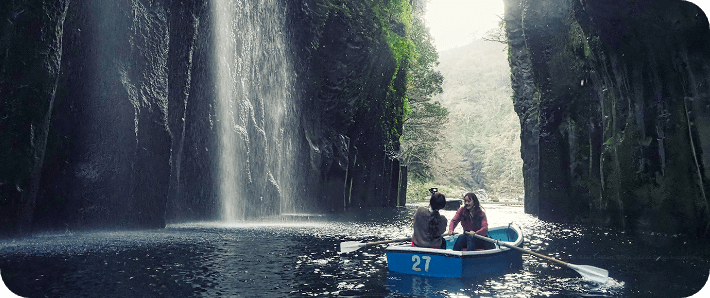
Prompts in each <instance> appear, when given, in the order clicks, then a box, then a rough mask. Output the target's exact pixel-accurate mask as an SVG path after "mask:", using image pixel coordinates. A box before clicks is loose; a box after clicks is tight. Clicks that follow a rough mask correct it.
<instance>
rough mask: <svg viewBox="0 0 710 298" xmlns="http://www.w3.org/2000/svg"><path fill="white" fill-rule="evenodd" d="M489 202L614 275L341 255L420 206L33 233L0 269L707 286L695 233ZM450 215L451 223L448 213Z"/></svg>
mask: <svg viewBox="0 0 710 298" xmlns="http://www.w3.org/2000/svg"><path fill="white" fill-rule="evenodd" d="M484 207H485V208H486V210H487V214H488V218H489V223H490V224H491V225H502V224H505V225H507V224H508V223H509V222H514V223H516V224H518V225H519V226H520V227H521V228H522V229H523V231H524V233H525V235H524V236H525V237H526V241H525V245H524V247H525V248H527V249H531V250H534V251H538V252H542V253H545V254H548V255H550V256H553V257H556V258H558V259H562V260H565V261H568V262H570V263H573V264H580V265H581V264H585V265H592V266H596V267H600V268H604V269H607V270H609V275H610V277H611V279H610V280H609V282H608V283H607V284H604V285H598V284H594V283H590V282H586V281H584V280H582V279H581V278H579V275H578V274H577V273H576V272H574V271H572V270H569V269H562V268H560V267H557V266H554V265H549V264H548V263H546V262H543V261H541V260H539V259H538V258H535V257H532V256H529V255H524V256H523V268H522V269H520V270H515V271H512V272H508V273H505V274H500V275H495V276H481V277H478V278H470V279H436V278H423V277H416V276H409V275H397V274H393V273H390V272H389V271H388V270H387V262H386V258H385V254H384V246H379V247H367V248H363V249H360V250H358V251H356V252H353V253H350V254H338V247H339V243H340V242H341V241H352V240H357V241H376V240H385V239H390V238H398V237H406V236H408V235H409V234H410V233H411V215H412V214H413V212H414V209H415V206H408V207H406V208H400V209H396V210H395V209H390V210H370V211H369V212H364V211H363V212H353V213H347V214H343V215H338V216H310V217H303V216H282V217H278V218H271V219H268V220H266V221H265V222H260V223H242V224H233V225H225V224H219V223H193V224H182V225H171V226H169V227H168V228H166V229H163V230H151V231H130V232H92V233H88V232H85V233H71V232H69V233H63V234H51V235H35V236H33V237H29V238H23V239H16V240H5V241H0V255H1V256H0V269H1V270H2V271H1V272H2V278H3V280H4V282H5V284H6V285H7V287H9V288H10V289H11V290H12V291H14V292H15V293H17V294H19V295H22V296H26V297H45V296H47V297H284V296H288V297H303V296H325V297H328V296H356V297H361V296H372V297H409V296H422V297H423V296H426V297H501V296H505V297H686V296H690V295H693V294H695V293H696V292H697V291H698V290H700V289H701V288H702V287H703V286H704V285H705V283H706V282H707V280H708V274H709V273H710V265H709V263H708V261H706V260H705V259H703V255H705V256H707V251H706V248H704V247H703V246H701V244H699V243H696V241H694V240H693V239H691V238H685V237H681V236H671V235H651V234H643V235H629V234H627V233H623V232H620V231H615V230H612V229H602V228H595V227H586V226H580V225H561V224H552V223H546V222H543V221H540V220H538V219H536V218H534V217H531V216H529V215H526V214H524V213H523V210H522V207H504V206H495V205H488V206H485V205H484ZM444 214H445V215H446V216H447V218H449V219H450V218H451V217H452V216H453V211H446V212H444ZM459 228H460V227H459Z"/></svg>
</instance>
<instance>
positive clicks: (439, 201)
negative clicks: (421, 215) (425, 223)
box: [428, 192, 446, 238]
mask: <svg viewBox="0 0 710 298" xmlns="http://www.w3.org/2000/svg"><path fill="white" fill-rule="evenodd" d="M429 206H431V209H432V210H434V212H432V213H431V218H430V219H429V229H428V232H429V236H431V237H432V238H436V237H437V236H439V216H440V215H439V209H441V208H444V207H445V206H446V197H445V196H444V195H443V194H441V193H438V192H435V193H433V194H432V195H431V198H430V199H429Z"/></svg>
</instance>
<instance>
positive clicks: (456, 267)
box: [386, 225, 523, 277]
mask: <svg viewBox="0 0 710 298" xmlns="http://www.w3.org/2000/svg"><path fill="white" fill-rule="evenodd" d="M488 236H489V237H491V238H493V239H497V240H499V241H506V242H507V243H509V244H513V245H515V246H518V247H521V246H522V243H523V236H522V233H521V231H520V229H519V228H518V227H516V226H512V225H511V226H502V227H495V228H490V229H489V233H488ZM457 237H458V236H451V237H447V249H445V250H444V249H435V248H421V247H412V246H411V245H395V246H389V247H387V249H386V255H387V267H388V268H389V270H390V271H392V272H400V273H407V274H415V275H423V276H432V277H473V276H480V275H486V274H496V273H501V272H507V271H511V270H513V269H515V268H520V267H521V266H522V253H521V252H519V251H517V250H513V249H510V248H507V247H505V246H502V245H501V246H496V248H494V249H488V250H482V251H453V250H451V248H452V247H453V244H454V242H455V241H456V238H457ZM509 240H510V241H509Z"/></svg>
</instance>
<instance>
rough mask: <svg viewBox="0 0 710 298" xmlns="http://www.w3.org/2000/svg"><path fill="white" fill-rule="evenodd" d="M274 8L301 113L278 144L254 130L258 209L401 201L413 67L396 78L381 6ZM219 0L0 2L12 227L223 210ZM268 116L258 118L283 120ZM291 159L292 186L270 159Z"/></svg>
mask: <svg viewBox="0 0 710 298" xmlns="http://www.w3.org/2000/svg"><path fill="white" fill-rule="evenodd" d="M267 2H268V3H267ZM267 2H263V1H262V2H259V5H261V4H264V3H266V4H274V5H277V6H278V7H280V8H279V9H280V10H279V12H280V13H283V22H284V26H283V27H280V28H276V29H275V30H276V32H277V34H283V35H284V36H286V37H287V39H288V45H287V46H288V47H289V53H291V55H293V57H291V58H292V59H293V63H294V67H293V68H294V71H293V73H292V74H291V75H292V77H291V78H290V79H293V82H294V85H295V86H296V92H294V94H289V96H292V97H293V98H295V99H294V100H295V104H294V106H290V107H288V113H290V115H297V117H298V120H297V121H296V122H295V123H293V124H292V125H291V126H290V127H289V129H291V128H292V130H289V129H287V130H288V133H283V130H282V131H281V132H282V135H283V136H284V138H283V139H284V140H283V142H281V141H278V142H277V143H276V144H272V143H269V142H270V141H269V140H267V139H266V135H267V134H270V132H268V131H265V130H266V128H261V127H252V126H254V125H252V124H253V123H251V122H250V123H251V124H250V125H251V126H249V127H246V129H247V132H246V134H248V137H249V138H250V139H249V144H248V146H250V147H249V148H246V149H244V150H245V151H244V152H246V153H245V154H246V155H248V156H247V157H246V158H248V161H249V162H248V165H247V167H248V168H246V169H245V170H248V171H249V173H250V175H249V176H248V177H246V178H244V179H245V180H246V182H245V183H246V184H245V185H247V187H246V188H247V189H246V190H240V191H241V192H240V194H243V195H242V196H243V197H246V201H245V202H246V203H245V204H248V205H249V210H250V213H249V218H253V217H259V216H265V215H271V214H276V213H278V212H280V208H279V204H280V202H281V201H283V200H286V199H289V200H293V201H294V202H296V203H295V206H293V208H292V209H291V210H295V211H296V212H308V213H312V212H323V211H338V210H343V208H347V207H366V206H389V205H393V204H394V202H395V201H396V196H397V195H396V194H397V192H396V191H393V190H392V189H393V188H396V187H399V185H397V184H396V183H395V184H394V186H392V185H393V184H392V181H395V182H396V181H398V178H399V171H398V170H399V166H398V163H397V161H396V160H394V159H393V158H391V155H392V154H390V153H387V152H390V151H391V150H392V149H393V148H394V147H396V145H397V140H398V135H396V134H394V135H393V134H392V133H391V132H392V131H396V130H397V129H399V130H400V131H401V125H400V127H399V128H398V124H397V123H398V122H401V119H400V120H397V117H400V118H401V115H398V114H396V113H395V114H393V112H392V110H393V109H391V108H392V107H393V106H395V107H396V106H397V105H398V104H399V105H401V102H402V100H401V96H402V94H403V93H402V92H403V90H404V80H403V78H404V77H405V76H404V75H399V76H398V78H399V79H395V80H394V81H393V78H394V77H395V76H394V75H395V72H396V71H398V69H399V71H400V72H401V71H402V69H405V68H404V67H400V68H397V65H396V63H395V61H394V58H393V55H392V52H391V50H390V49H389V46H388V45H387V43H386V41H385V39H384V36H383V34H382V28H381V27H380V26H379V24H378V23H377V22H374V21H373V19H374V12H373V11H372V7H371V6H370V4H372V3H375V2H371V1H347V5H345V3H346V2H343V3H340V2H338V3H335V2H337V1H325V0H303V1H297V0H293V1H277V0H274V1H267ZM210 3H211V2H210V1H206V0H204V1H203V0H193V1H160V0H154V1H151V0H139V1H110V2H100V3H99V2H97V1H78V0H74V1H70V0H67V1H39V0H34V1H4V2H3V3H2V4H0V15H1V16H2V17H3V19H5V20H6V22H4V24H5V25H3V28H2V33H1V34H2V38H0V48H1V49H2V53H4V55H3V56H2V60H1V63H2V64H1V65H0V235H3V236H7V235H21V234H27V233H30V232H32V231H40V230H56V229H61V230H65V229H83V228H160V227H164V226H165V224H166V223H169V222H179V221H186V220H212V219H218V218H219V216H218V214H217V213H218V209H219V206H218V205H219V202H218V201H219V194H218V191H217V190H218V187H217V185H216V184H217V183H218V178H217V177H216V176H217V172H216V171H215V168H217V167H218V163H219V162H220V159H219V158H218V156H217V155H218V152H219V142H218V135H217V129H216V128H215V125H216V124H215V121H219V118H218V117H217V114H218V113H217V111H216V103H215V99H214V98H215V97H216V92H217V91H216V84H217V83H216V82H215V78H214V75H213V73H214V71H213V69H212V67H213V64H212V63H211V61H212V59H213V57H212V56H211V55H213V52H214V49H215V45H214V43H213V40H214V39H213V38H212V36H211V35H212V34H213V33H212V28H213V26H214V19H213V17H212V15H211V13H210ZM255 3H256V2H255ZM255 5H256V4H255ZM258 13H259V12H257V13H255V14H254V17H255V18H258V17H259V15H258ZM395 25H396V24H395ZM263 34H267V33H263ZM268 34H270V33H268ZM265 51H269V49H266V50H265ZM262 54H264V55H265V57H268V56H269V55H267V54H268V53H266V52H264V53H262ZM276 63H278V62H276ZM258 71H261V70H259V69H256V70H255V72H258ZM266 76H267V77H268V78H271V76H269V74H268V71H267V72H266ZM267 81H268V80H267ZM247 83H250V82H247ZM250 88H253V89H264V88H268V85H253V86H250ZM393 90H394V92H393ZM259 100H261V102H263V101H268V100H270V99H268V98H266V99H259ZM259 109H260V107H259V106H255V107H253V111H256V113H255V115H252V120H254V119H255V120H254V121H256V122H257V123H260V122H259V121H261V120H259V119H260V118H259V117H261V115H263V114H264V113H266V114H268V113H269V111H268V110H266V111H261V110H259ZM394 111H397V110H396V109H394ZM389 118H392V119H389ZM276 132H277V133H278V132H279V130H278V129H276ZM240 142H241V143H239V144H242V145H243V146H247V145H245V144H246V143H245V142H244V141H240ZM242 145H240V146H242ZM269 148H270V149H269ZM286 149H288V150H290V152H294V153H293V154H292V155H288V156H287V155H286V154H283V150H286ZM268 150H274V151H278V152H280V153H278V154H277V156H278V157H277V158H276V159H274V158H272V157H271V156H265V155H264V154H265V153H264V152H265V151H268ZM284 156H287V157H284ZM285 163H293V164H295V165H294V166H293V168H295V171H296V174H293V175H289V176H294V177H292V178H293V181H294V183H292V185H295V186H294V187H289V188H288V189H285V188H284V189H282V188H280V185H279V182H280V181H278V179H280V176H279V175H284V173H279V171H278V169H271V168H270V167H271V165H272V164H278V165H281V164H285ZM392 194H394V195H392Z"/></svg>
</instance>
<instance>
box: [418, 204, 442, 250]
mask: <svg viewBox="0 0 710 298" xmlns="http://www.w3.org/2000/svg"><path fill="white" fill-rule="evenodd" d="M444 206H446V197H445V196H444V195H443V194H441V193H439V192H435V193H433V194H432V195H431V198H430V199H429V206H428V207H419V208H418V209H417V212H416V213H415V214H414V223H413V225H414V235H412V246H418V247H429V248H443V249H446V241H445V240H444V237H442V234H443V233H444V232H445V231H446V217H445V216H443V215H441V214H439V209H441V208H444Z"/></svg>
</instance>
